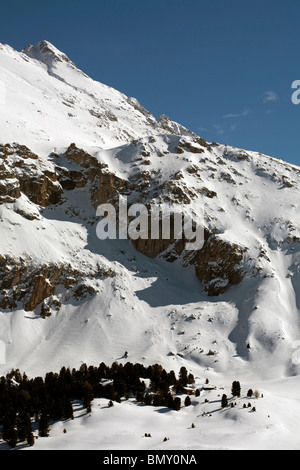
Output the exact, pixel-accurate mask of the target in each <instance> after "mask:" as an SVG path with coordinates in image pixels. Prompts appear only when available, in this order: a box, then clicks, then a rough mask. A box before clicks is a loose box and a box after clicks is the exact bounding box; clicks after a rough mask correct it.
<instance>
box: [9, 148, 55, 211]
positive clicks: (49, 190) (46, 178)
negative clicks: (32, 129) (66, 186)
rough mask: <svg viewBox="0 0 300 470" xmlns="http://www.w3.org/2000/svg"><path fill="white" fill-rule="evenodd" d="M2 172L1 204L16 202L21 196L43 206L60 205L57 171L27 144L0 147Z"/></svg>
mask: <svg viewBox="0 0 300 470" xmlns="http://www.w3.org/2000/svg"><path fill="white" fill-rule="evenodd" d="M0 170H1V173H0V175H1V176H0V204H1V203H2V204H3V203H4V202H14V201H15V200H16V199H18V198H19V197H20V196H21V193H23V194H25V195H26V196H27V197H28V198H29V199H30V201H32V202H33V203H35V204H37V205H40V206H42V207H46V206H48V205H50V204H57V203H59V201H60V197H61V194H62V187H61V185H60V184H59V183H58V180H57V175H56V172H55V171H54V169H53V170H52V169H51V167H49V166H45V165H44V164H43V163H42V162H41V161H40V160H39V157H38V156H37V155H35V154H34V153H32V152H31V151H30V150H29V149H28V148H27V147H25V146H24V145H18V144H13V145H10V144H6V145H0Z"/></svg>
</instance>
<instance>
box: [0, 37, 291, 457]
mask: <svg viewBox="0 0 300 470" xmlns="http://www.w3.org/2000/svg"><path fill="white" fill-rule="evenodd" d="M0 74H1V81H2V83H4V84H5V89H6V104H5V105H0V107H1V112H0V145H2V146H5V145H6V144H10V147H2V150H1V149H0V150H1V151H0V163H1V160H2V163H1V175H0V176H1V180H0V196H1V204H0V220H1V226H0V231H1V234H0V236H1V246H0V272H1V283H2V284H1V289H2V291H1V293H0V295H1V298H0V301H1V309H0V341H1V345H2V356H3V357H0V359H1V360H0V363H1V364H0V374H1V375H2V374H5V373H6V372H8V371H10V370H11V369H12V368H19V369H20V370H21V371H25V372H26V373H27V374H29V375H32V376H35V375H41V374H44V373H46V372H47V371H49V370H53V371H58V370H59V369H60V368H61V367H62V366H63V365H64V366H66V367H67V366H69V367H78V366H80V364H82V363H87V364H95V365H97V364H99V363H100V362H102V361H103V362H105V363H107V364H111V363H112V362H114V361H120V362H124V361H125V360H126V359H125V358H124V352H125V351H128V353H129V355H128V360H130V361H131V362H143V363H146V364H153V363H160V364H162V365H163V367H165V368H166V369H168V370H171V369H173V370H175V371H178V370H179V369H180V367H181V366H182V365H184V366H185V367H186V368H187V369H188V370H190V371H192V372H193V374H194V375H195V376H197V377H198V381H199V383H203V381H204V380H205V378H206V377H208V378H209V380H210V382H213V383H214V384H215V385H216V386H217V390H216V392H211V393H210V394H209V393H208V395H207V396H208V398H209V403H208V404H204V396H201V399H200V401H199V402H197V403H195V404H194V405H193V406H192V407H189V408H188V409H184V410H181V411H180V412H179V413H176V412H171V411H170V412H168V413H157V412H156V411H153V409H152V408H150V409H148V408H146V407H142V408H140V407H137V406H136V405H135V404H134V403H133V402H126V403H121V404H116V406H115V407H114V408H113V409H107V408H106V404H105V403H104V402H103V401H101V400H100V401H99V402H95V403H94V405H93V410H94V411H93V413H92V415H91V417H88V416H86V415H83V414H82V412H81V411H80V409H78V415H79V417H78V419H76V420H75V421H73V422H69V423H59V424H56V425H55V426H54V427H53V430H52V432H51V436H53V437H49V438H47V439H46V440H44V439H40V440H39V441H37V444H36V448H48V447H50V448H56V447H59V446H62V447H63V448H72V447H73V448H74V447H75V448H81V447H83V448H113V447H114V446H115V445H116V448H119V446H120V445H121V446H123V448H135V447H136V448H151V449H155V448H162V449H168V448H181V447H182V448H197V449H198V448H201V449H202V448H255V447H259V448H277V447H278V446H280V445H283V446H284V448H297V447H298V448H299V442H298V438H297V436H296V435H295V429H296V423H297V422H298V421H297V420H298V414H299V399H300V397H299V392H298V390H299V387H298V384H299V365H298V361H297V360H295V352H296V350H297V341H298V340H300V321H299V313H300V311H299V310H300V298H299V287H300V277H299V276H300V254H299V253H300V215H299V211H298V209H299V189H298V188H299V185H300V169H299V168H298V167H295V166H292V165H289V164H287V163H285V162H283V161H279V160H276V159H273V158H271V157H268V156H265V155H262V154H259V153H256V152H249V151H246V150H243V149H236V148H234V147H230V146H223V145H218V144H215V143H210V144H209V143H206V142H204V141H203V139H200V137H198V136H195V135H194V134H193V133H191V132H189V131H188V130H187V129H185V128H184V127H183V126H180V125H179V124H177V123H173V122H172V121H171V120H169V119H168V118H166V117H165V116H162V117H161V118H160V119H158V120H157V119H155V118H154V117H153V116H152V115H151V114H150V113H149V112H148V111H146V110H145V109H144V108H143V107H142V106H141V105H140V104H139V103H138V102H137V101H136V100H135V99H134V98H128V97H126V96H125V95H123V94H122V93H120V92H118V91H116V90H114V89H112V88H109V87H107V86H105V85H103V84H101V83H99V82H95V81H93V80H92V79H91V78H89V77H87V76H86V75H85V74H84V73H83V72H82V71H80V70H78V69H77V68H76V66H75V65H74V64H73V63H72V62H71V61H70V59H68V58H67V57H66V56H65V55H64V54H63V53H61V52H60V51H58V50H57V49H56V48H55V47H54V46H53V45H52V44H50V43H48V42H46V41H43V42H41V43H38V44H37V45H35V46H28V47H26V48H25V49H24V50H23V51H22V52H17V51H15V50H13V49H12V48H11V47H10V46H7V45H0ZM13 143H16V144H15V145H13ZM71 143H74V144H75V146H74V147H72V148H71V150H70V144H71ZM20 146H26V147H27V150H24V149H23V148H21V147H20ZM80 149H82V150H80ZM41 182H43V185H44V186H43V187H42V188H41V185H39V183H41ZM72 182H73V183H74V184H73V185H72V184H71V183H72ZM102 188H103V189H102ZM124 192H125V193H126V195H127V196H128V201H129V202H130V203H132V202H143V203H151V202H165V201H168V202H170V201H171V202H173V203H180V204H181V205H182V206H185V207H188V208H189V209H193V208H196V207H199V206H200V207H201V208H202V209H203V211H202V213H201V217H202V221H203V223H204V225H205V228H206V229H207V231H209V233H210V234H212V235H211V239H210V240H212V241H211V243H212V248H211V251H209V250H208V251H206V252H205V253H206V254H207V256H208V255H209V254H210V255H211V258H208V259H207V256H206V258H205V257H203V258H201V253H200V255H199V256H200V258H197V259H196V258H195V256H197V254H191V253H185V252H182V251H179V252H178V251H177V252H176V251H175V252H174V246H168V247H167V249H166V250H165V251H161V252H159V254H158V255H157V256H152V254H153V253H150V251H149V250H150V249H152V248H153V247H150V248H149V246H144V245H143V246H137V247H134V246H133V245H132V243H131V242H130V240H122V241H121V240H105V241H100V240H99V239H98V238H97V236H96V226H97V222H98V221H99V218H98V217H97V216H96V206H97V202H99V201H100V200H102V199H103V198H104V199H105V198H106V199H107V200H114V199H115V198H116V197H117V196H118V195H119V194H122V193H124ZM53 195H54V196H55V198H56V199H55V200H54V199H53ZM53 201H54V202H53ZM219 247H221V248H222V250H221V252H219V251H218V249H219ZM136 248H137V249H136ZM154 248H155V249H156V247H154ZM217 248H218V249H217ZM174 253H175V255H174ZM236 254H237V255H238V256H237V258H236ZM171 255H172V262H169V261H168V259H169V260H170V256H171ZM193 256H194V257H193ZM204 258H205V259H204ZM236 259H238V260H239V261H238V266H236V264H237V263H236ZM230 263H232V265H231V264H230ZM195 266H196V271H195ZM201 266H205V272H206V275H202V272H201ZM197 269H198V275H196V272H197ZM236 269H237V270H241V275H240V277H238V282H232V278H233V276H231V275H232V273H233V274H234V272H235V270H236ZM199 272H200V273H201V274H199ZM38 282H41V284H40V286H41V288H40V290H44V291H45V292H46V293H47V295H46V294H45V296H43V297H41V298H39V292H35V290H34V286H38V285H39V284H38ZM223 287H224V292H223V290H220V289H221V288H223ZM218 289H219V290H218ZM37 290H39V289H37ZM208 293H210V294H211V293H212V294H213V295H208ZM216 293H219V295H214V294H216ZM12 300H13V302H12ZM26 305H27V307H26ZM30 306H33V308H30ZM42 306H44V307H45V308H47V309H48V310H47V312H48V313H50V315H49V316H48V315H47V316H46V318H44V317H43V315H41V313H42ZM3 349H4V350H5V354H4V353H3ZM235 379H238V380H240V381H241V383H242V385H244V387H245V390H246V388H247V387H248V386H249V387H250V386H251V387H253V388H258V389H259V390H263V393H264V398H263V399H259V400H258V402H259V404H257V408H260V412H257V413H250V412H249V410H246V411H245V410H244V409H242V405H241V403H243V401H242V400H243V399H241V403H240V406H239V409H237V408H235V409H230V410H226V411H224V410H217V411H216V412H215V408H218V407H219V405H215V400H219V399H220V398H217V397H218V396H219V395H220V394H221V393H222V391H221V388H220V387H224V388H227V389H228V390H229V389H230V385H231V382H232V380H235ZM286 383H288V384H289V385H288V386H287V387H286V386H285V384H286ZM215 395H216V396H215ZM98 405H99V406H98ZM119 410H120V412H119ZM275 410H276V411H275ZM204 411H207V412H208V413H211V414H212V417H209V416H206V415H205V416H206V417H205V418H203V417H202V413H203V412H204ZM123 413H124V415H123ZM269 415H270V417H271V418H269ZM112 416H113V424H111V425H109V423H111V421H110V420H111V418H112ZM123 416H124V418H123ZM131 416H134V417H135V420H134V423H135V424H134V426H133V427H132V429H131V430H129V429H127V428H126V430H124V431H122V430H120V433H119V437H118V440H116V441H115V440H114V439H113V437H114V433H115V426H117V425H118V427H119V423H122V422H123V419H124V420H126V422H127V421H128V420H129V419H131V418H130V417H131ZM98 419H99V420H100V422H101V423H103V422H107V426H105V428H104V429H105V434H103V435H100V436H99V435H98V434H97V440H95V439H94V436H95V432H94V429H95V426H98V424H97V423H98ZM174 420H176V422H177V423H178V427H177V426H174ZM192 422H195V424H196V427H195V428H193V429H191V428H190V426H191V423H192ZM82 424H85V426H84V433H85V434H84V437H83V436H82V434H81V429H82ZM66 426H67V427H68V432H67V433H66V434H65V435H64V440H63V441H62V440H61V433H62V427H66ZM120 426H121V424H120ZM146 428H147V429H146ZM216 428H217V430H218V432H216ZM79 429H80V436H79V434H78V433H79ZM249 430H251V437H249ZM145 432H151V433H152V434H153V435H155V436H156V437H155V438H153V439H151V440H147V439H146V440H145V437H143V436H144V433H145ZM162 434H164V435H162ZM165 435H167V437H170V440H169V441H166V442H162V441H163V437H164V436H165ZM56 436H59V438H56ZM137 436H138V437H137ZM237 436H244V437H245V438H244V439H243V440H240V441H239V443H237V441H236V439H237ZM275 436H277V438H276V439H275ZM246 437H247V438H246ZM78 439H80V442H79V440H78ZM2 447H3V446H2Z"/></svg>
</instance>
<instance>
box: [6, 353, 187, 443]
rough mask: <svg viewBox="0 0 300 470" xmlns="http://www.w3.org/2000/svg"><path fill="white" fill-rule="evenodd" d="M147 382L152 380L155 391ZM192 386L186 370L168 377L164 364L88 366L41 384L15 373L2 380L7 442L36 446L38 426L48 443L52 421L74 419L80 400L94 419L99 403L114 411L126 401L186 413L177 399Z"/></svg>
mask: <svg viewBox="0 0 300 470" xmlns="http://www.w3.org/2000/svg"><path fill="white" fill-rule="evenodd" d="M143 379H149V383H150V386H149V387H146V384H145V381H144V380H143ZM191 383H194V376H193V375H192V374H189V373H188V371H187V370H186V368H185V367H181V369H180V371H179V374H178V377H176V375H175V373H174V371H173V370H172V371H170V372H167V371H166V370H165V369H164V368H163V367H162V366H161V365H160V364H154V365H150V366H144V365H142V364H139V363H136V364H133V363H131V362H127V363H126V364H124V365H123V364H119V363H117V362H114V363H113V364H112V365H111V366H107V365H106V364H104V363H103V362H101V363H100V364H99V366H89V367H88V366H87V365H86V364H82V365H81V366H80V367H79V368H78V369H76V368H73V369H70V368H66V367H62V368H61V370H60V371H59V372H48V373H46V375H45V376H44V377H41V376H38V377H35V378H28V377H27V375H26V374H25V373H23V374H22V373H21V372H20V371H19V370H18V369H16V370H12V371H11V372H10V373H8V374H7V375H6V376H2V377H1V378H0V429H1V438H2V440H3V441H5V442H7V444H8V445H9V446H10V447H16V445H17V444H18V443H20V442H25V443H27V444H28V445H30V446H32V445H34V435H33V426H34V427H35V428H34V429H36V430H37V431H38V435H39V436H40V437H47V436H48V435H49V426H50V422H51V421H52V422H53V421H59V420H66V419H73V418H74V416H73V405H72V402H73V401H74V400H80V401H81V402H82V405H83V407H84V408H85V409H86V411H87V412H88V413H89V412H91V410H92V408H91V404H92V400H93V399H94V398H107V399H108V400H109V403H110V405H112V404H113V401H117V402H120V401H121V398H125V399H128V398H130V397H135V398H136V400H137V401H138V402H140V403H143V404H145V405H153V406H166V407H168V408H171V409H174V410H180V407H181V399H180V397H178V396H176V394H180V393H182V392H183V391H184V387H185V386H187V385H188V384H191ZM171 389H173V390H174V393H172V392H171V391H170V390H171Z"/></svg>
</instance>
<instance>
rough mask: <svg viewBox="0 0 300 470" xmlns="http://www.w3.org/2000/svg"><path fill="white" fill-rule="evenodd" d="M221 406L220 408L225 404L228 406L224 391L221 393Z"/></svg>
mask: <svg viewBox="0 0 300 470" xmlns="http://www.w3.org/2000/svg"><path fill="white" fill-rule="evenodd" d="M221 406H222V408H226V406H228V400H227V395H225V393H223V395H222V400H221Z"/></svg>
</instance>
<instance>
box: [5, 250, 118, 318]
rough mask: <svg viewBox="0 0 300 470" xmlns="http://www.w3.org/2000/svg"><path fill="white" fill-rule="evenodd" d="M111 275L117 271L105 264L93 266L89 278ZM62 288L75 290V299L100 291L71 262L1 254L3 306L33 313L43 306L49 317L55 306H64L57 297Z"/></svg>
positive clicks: (88, 273) (56, 307)
mask: <svg viewBox="0 0 300 470" xmlns="http://www.w3.org/2000/svg"><path fill="white" fill-rule="evenodd" d="M111 275H113V273H112V272H111V271H110V270H109V269H106V268H105V267H102V268H98V269H95V268H91V269H90V270H89V272H87V273H86V280H93V279H96V278H98V277H103V276H104V277H108V276H111ZM58 287H59V291H60V292H65V293H66V294H68V293H70V292H72V293H73V294H72V295H73V296H74V297H75V298H79V297H81V298H83V296H84V295H95V293H96V290H95V289H94V288H92V287H91V286H88V285H87V286H85V283H84V281H83V280H82V274H81V272H80V271H79V270H78V269H76V268H74V267H72V266H71V265H65V264H59V265H58V264H54V263H53V264H46V263H45V264H41V265H39V266H36V265H35V264H33V263H32V262H31V260H30V259H28V258H13V257H11V256H2V255H0V308H2V309H4V310H11V309H14V308H16V307H17V306H18V305H19V307H22V308H24V310H25V311H27V312H29V311H34V310H35V309H37V308H38V307H39V308H40V310H39V312H40V313H41V314H42V315H43V316H47V315H48V314H49V312H50V311H51V308H54V309H56V310H57V309H59V307H60V302H59V300H58V298H57V297H56V294H57V289H58Z"/></svg>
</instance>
